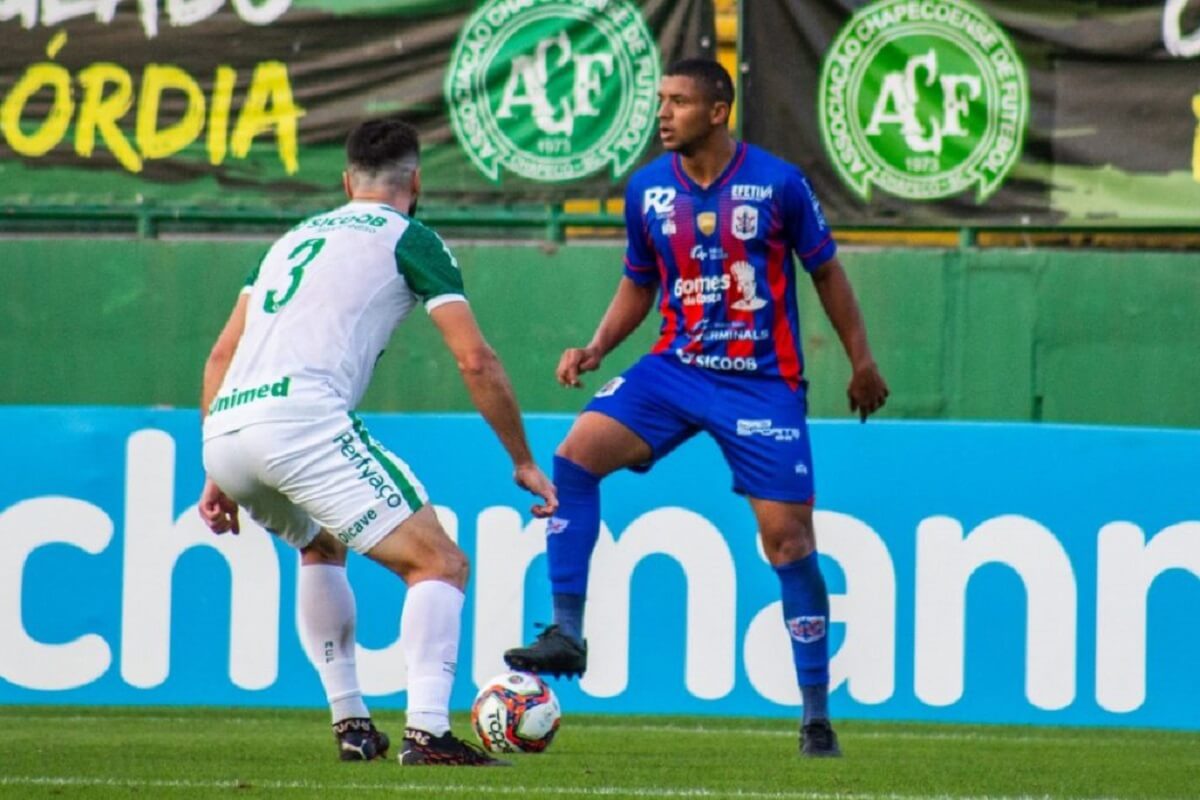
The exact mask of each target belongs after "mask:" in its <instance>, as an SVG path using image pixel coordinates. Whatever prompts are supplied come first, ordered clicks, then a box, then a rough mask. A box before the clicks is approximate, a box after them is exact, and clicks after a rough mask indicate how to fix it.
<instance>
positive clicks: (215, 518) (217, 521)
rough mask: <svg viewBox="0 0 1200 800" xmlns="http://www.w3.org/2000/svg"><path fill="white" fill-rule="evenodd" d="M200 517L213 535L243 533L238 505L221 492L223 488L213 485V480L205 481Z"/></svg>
mask: <svg viewBox="0 0 1200 800" xmlns="http://www.w3.org/2000/svg"><path fill="white" fill-rule="evenodd" d="M199 511H200V517H201V519H203V520H204V524H205V525H207V526H208V529H209V530H211V531H212V532H213V533H215V534H217V535H220V534H222V533H227V532H229V531H233V532H234V533H235V534H237V533H240V532H241V525H240V523H239V522H238V507H237V503H235V502H233V501H232V500H230V499H229V497H228V496H227V495H226V494H225V493H224V492H222V491H221V487H219V486H217V485H216V484H215V483H213V479H212V478H205V479H204V491H203V492H201V493H200V505H199Z"/></svg>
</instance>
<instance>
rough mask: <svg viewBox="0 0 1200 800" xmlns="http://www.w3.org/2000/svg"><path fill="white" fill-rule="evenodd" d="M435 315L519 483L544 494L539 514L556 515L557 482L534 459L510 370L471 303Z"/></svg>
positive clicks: (439, 309) (537, 507) (535, 508)
mask: <svg viewBox="0 0 1200 800" xmlns="http://www.w3.org/2000/svg"><path fill="white" fill-rule="evenodd" d="M429 316H430V318H431V319H432V320H433V323H434V325H436V326H437V329H438V331H439V332H440V333H441V334H442V338H443V339H444V340H445V342H446V346H447V347H448V348H449V349H450V352H451V354H452V355H453V356H454V358H455V360H456V361H457V362H458V369H459V371H460V372H461V373H462V378H463V383H464V384H465V385H466V387H467V392H468V393H469V394H470V395H471V402H472V403H474V405H475V408H477V409H478V410H479V413H480V414H482V415H483V418H484V419H485V420H486V421H487V423H488V425H490V426H491V427H492V430H493V431H495V432H496V436H497V438H499V439H500V443H501V444H502V445H503V446H504V449H505V450H506V451H507V452H508V455H509V457H510V458H511V459H512V462H513V478H514V479H515V480H516V482H517V485H518V486H520V487H521V488H523V489H526V490H528V491H530V492H532V493H533V494H535V495H537V496H538V497H540V498H542V502H541V503H539V504H536V505H534V506H533V507H532V509H531V510H532V512H533V515H534V516H535V517H549V516H551V515H552V514H553V513H554V512H555V511H556V510H557V509H558V497H557V495H556V493H555V490H554V484H552V483H550V479H549V478H547V477H546V475H545V474H544V473H543V472H542V470H541V469H540V468H539V467H538V465H537V464H535V463H534V461H533V456H532V454H531V453H530V452H529V443H528V441H527V440H526V438H525V426H524V424H523V423H522V422H521V411H520V409H519V408H518V407H517V398H516V395H515V394H514V393H513V388H512V383H511V382H510V381H509V379H508V373H507V372H505V370H504V365H503V364H501V363H500V359H499V358H498V357H497V356H496V351H494V350H493V349H492V348H491V345H489V344H488V343H487V340H486V339H484V338H483V332H482V331H480V330H479V324H478V323H477V322H476V321H475V315H474V314H473V313H472V312H471V307H470V306H469V305H467V304H466V303H446V304H444V305H441V306H438V307H437V308H435V309H433V311H431V312H430V313H429Z"/></svg>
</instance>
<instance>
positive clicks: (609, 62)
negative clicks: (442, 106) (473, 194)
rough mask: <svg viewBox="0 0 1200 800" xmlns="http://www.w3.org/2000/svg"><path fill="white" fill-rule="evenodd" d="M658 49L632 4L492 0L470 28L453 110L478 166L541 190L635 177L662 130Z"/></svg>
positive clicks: (623, 0)
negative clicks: (592, 178)
mask: <svg viewBox="0 0 1200 800" xmlns="http://www.w3.org/2000/svg"><path fill="white" fill-rule="evenodd" d="M660 73H661V66H660V63H659V57H658V46H657V44H656V42H655V40H654V38H653V37H652V36H651V35H650V31H649V30H648V29H647V28H646V23H645V21H644V20H643V19H642V16H641V13H640V12H639V11H638V10H637V8H636V7H635V6H634V5H633V4H632V3H631V2H629V0H488V2H485V3H484V4H483V5H482V6H481V7H480V8H479V9H478V10H477V11H476V12H475V13H474V14H473V15H472V16H471V18H470V19H469V20H468V21H467V23H466V25H465V26H464V28H463V30H462V33H461V34H460V35H459V39H458V44H457V45H456V46H455V50H454V56H453V58H452V59H451V62H450V68H449V70H448V71H447V73H446V86H445V92H446V102H447V103H448V104H449V106H450V119H451V124H452V125H453V127H454V133H455V135H456V136H457V137H458V141H459V143H460V144H461V145H462V147H463V149H464V150H466V151H467V155H468V156H470V158H471V161H472V163H474V164H475V166H476V167H478V168H479V170H480V171H481V172H482V173H483V174H484V175H486V176H487V177H488V178H490V179H491V180H492V181H496V182H499V180H500V177H501V167H503V168H505V169H508V170H509V171H511V172H514V173H516V174H517V175H522V176H524V177H526V178H531V179H533V180H535V181H542V182H558V181H569V180H573V179H575V178H580V177H583V176H585V175H590V174H592V173H594V172H597V171H599V170H602V169H604V168H605V167H606V166H609V165H611V167H612V174H613V177H620V176H621V175H623V174H625V173H626V172H627V171H629V168H630V167H631V166H633V164H634V163H635V162H636V161H637V159H638V157H639V156H640V155H641V153H642V151H643V150H644V149H645V147H646V143H647V142H648V141H649V139H650V135H651V133H652V132H653V130H654V119H655V111H656V106H657V96H656V95H657V91H658V81H659V77H660Z"/></svg>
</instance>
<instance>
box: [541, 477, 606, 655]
mask: <svg viewBox="0 0 1200 800" xmlns="http://www.w3.org/2000/svg"><path fill="white" fill-rule="evenodd" d="M554 485H555V487H556V488H557V489H558V513H556V514H555V515H554V516H553V517H551V518H550V521H549V522H548V523H547V524H546V557H547V559H548V560H549V562H550V586H551V588H552V589H553V591H554V598H555V602H554V621H555V623H557V624H558V625H560V626H562V628H563V632H564V633H570V634H571V635H573V636H575V638H582V628H583V602H584V598H585V597H586V596H587V581H588V567H589V565H590V563H591V560H592V550H594V549H595V547H596V539H597V538H598V537H599V536H600V479H599V478H598V477H597V476H595V475H593V474H592V473H590V472H588V471H587V470H586V469H584V468H583V467H581V466H579V465H578V464H576V463H575V462H573V461H569V460H568V459H565V458H563V457H562V456H555V457H554ZM570 597H574V598H577V600H570V599H567V598H570ZM560 598H562V599H560Z"/></svg>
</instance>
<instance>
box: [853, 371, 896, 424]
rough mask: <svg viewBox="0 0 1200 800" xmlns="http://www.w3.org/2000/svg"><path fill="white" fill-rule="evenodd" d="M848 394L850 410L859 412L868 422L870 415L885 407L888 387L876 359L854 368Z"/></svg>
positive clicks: (859, 415)
mask: <svg viewBox="0 0 1200 800" xmlns="http://www.w3.org/2000/svg"><path fill="white" fill-rule="evenodd" d="M846 396H847V397H849V398H850V410H851V411H857V412H858V417H859V420H860V421H861V422H866V421H867V417H868V416H870V415H871V414H874V413H875V412H876V411H878V410H879V409H881V408H883V404H884V403H885V402H887V396H888V387H887V383H886V382H885V381H884V380H883V376H882V375H880V374H879V367H878V366H876V365H875V362H874V361H868V362H866V363H865V364H860V365H858V366H856V367H855V368H854V374H853V375H851V376H850V386H849V388H848V389H846Z"/></svg>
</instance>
